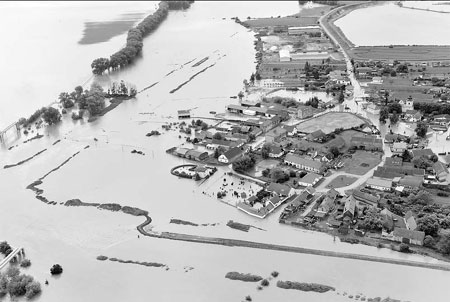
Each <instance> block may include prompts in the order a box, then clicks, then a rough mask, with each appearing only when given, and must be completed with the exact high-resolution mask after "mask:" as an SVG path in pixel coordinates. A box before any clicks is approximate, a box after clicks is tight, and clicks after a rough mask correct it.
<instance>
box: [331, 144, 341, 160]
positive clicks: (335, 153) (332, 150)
mask: <svg viewBox="0 0 450 302" xmlns="http://www.w3.org/2000/svg"><path fill="white" fill-rule="evenodd" d="M329 151H330V153H331V154H333V157H334V158H336V157H338V156H339V154H341V152H339V149H338V147H336V146H332V147H331V148H330V149H329Z"/></svg>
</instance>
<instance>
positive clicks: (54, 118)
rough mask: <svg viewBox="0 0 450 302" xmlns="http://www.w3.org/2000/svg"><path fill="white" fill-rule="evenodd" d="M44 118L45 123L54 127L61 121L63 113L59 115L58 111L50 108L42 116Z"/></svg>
mask: <svg viewBox="0 0 450 302" xmlns="http://www.w3.org/2000/svg"><path fill="white" fill-rule="evenodd" d="M42 118H43V119H44V122H46V123H47V124H49V125H53V124H56V123H58V122H59V121H60V120H61V113H59V110H58V109H55V108H53V107H49V108H47V109H46V110H45V111H44V113H43V114H42Z"/></svg>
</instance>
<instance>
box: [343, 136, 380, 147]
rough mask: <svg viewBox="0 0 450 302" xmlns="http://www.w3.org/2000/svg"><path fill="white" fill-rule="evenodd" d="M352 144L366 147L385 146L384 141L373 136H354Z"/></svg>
mask: <svg viewBox="0 0 450 302" xmlns="http://www.w3.org/2000/svg"><path fill="white" fill-rule="evenodd" d="M351 142H352V143H357V144H364V145H378V146H383V141H382V140H381V139H380V138H377V137H375V136H373V135H366V136H354V137H352V139H351Z"/></svg>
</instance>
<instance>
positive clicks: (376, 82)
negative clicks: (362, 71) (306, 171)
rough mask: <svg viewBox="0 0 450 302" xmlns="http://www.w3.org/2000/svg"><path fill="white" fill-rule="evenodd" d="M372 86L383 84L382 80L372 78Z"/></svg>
mask: <svg viewBox="0 0 450 302" xmlns="http://www.w3.org/2000/svg"><path fill="white" fill-rule="evenodd" d="M372 84H383V79H382V78H381V77H373V78H372Z"/></svg>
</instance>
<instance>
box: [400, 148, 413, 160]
mask: <svg viewBox="0 0 450 302" xmlns="http://www.w3.org/2000/svg"><path fill="white" fill-rule="evenodd" d="M402 158H403V161H405V162H409V161H411V158H412V156H411V154H410V153H409V151H408V150H405V151H403V154H402Z"/></svg>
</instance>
